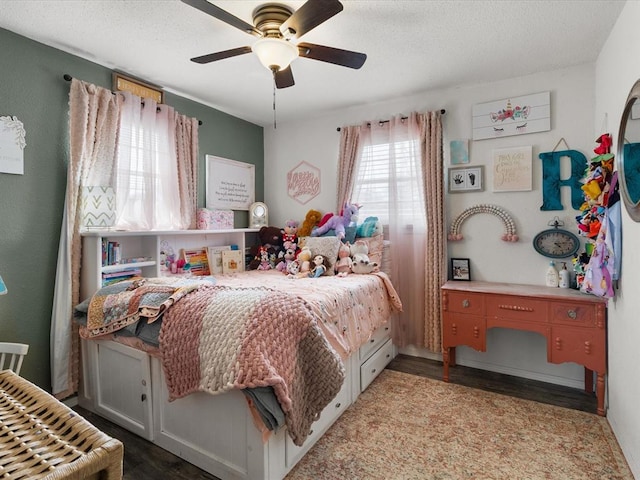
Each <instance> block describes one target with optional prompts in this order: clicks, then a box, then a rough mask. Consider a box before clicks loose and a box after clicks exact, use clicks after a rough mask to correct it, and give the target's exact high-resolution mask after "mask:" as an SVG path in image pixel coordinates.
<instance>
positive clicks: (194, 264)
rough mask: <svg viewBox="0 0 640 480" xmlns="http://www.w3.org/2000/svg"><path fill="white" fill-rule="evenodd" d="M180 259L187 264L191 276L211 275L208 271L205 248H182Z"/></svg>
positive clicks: (207, 258)
mask: <svg viewBox="0 0 640 480" xmlns="http://www.w3.org/2000/svg"><path fill="white" fill-rule="evenodd" d="M182 257H183V258H184V261H185V262H187V263H188V264H189V271H190V272H191V274H192V275H198V276H201V275H211V271H210V270H209V257H208V255H207V248H206V247H203V248H191V249H187V248H183V249H182Z"/></svg>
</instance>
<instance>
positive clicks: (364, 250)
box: [350, 240, 378, 274]
mask: <svg viewBox="0 0 640 480" xmlns="http://www.w3.org/2000/svg"><path fill="white" fill-rule="evenodd" d="M350 251H351V260H352V264H351V271H352V272H353V273H358V274H363V273H372V272H375V271H377V270H378V264H377V263H376V262H372V261H371V260H369V247H368V245H367V243H366V242H365V241H363V240H356V242H355V243H354V244H353V245H351V247H350Z"/></svg>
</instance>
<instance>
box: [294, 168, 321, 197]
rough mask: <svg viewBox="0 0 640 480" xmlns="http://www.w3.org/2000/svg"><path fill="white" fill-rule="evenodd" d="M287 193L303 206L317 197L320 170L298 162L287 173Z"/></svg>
mask: <svg viewBox="0 0 640 480" xmlns="http://www.w3.org/2000/svg"><path fill="white" fill-rule="evenodd" d="M287 193H288V194H289V196H290V197H291V198H293V199H294V200H295V201H296V202H300V203H301V204H303V205H304V204H305V203H307V202H308V201H309V200H311V199H312V198H314V197H317V196H318V194H319V193H320V169H319V168H316V167H314V166H313V165H311V164H309V163H307V162H300V163H299V164H298V165H296V166H295V167H294V168H293V169H291V170H289V172H288V173H287Z"/></svg>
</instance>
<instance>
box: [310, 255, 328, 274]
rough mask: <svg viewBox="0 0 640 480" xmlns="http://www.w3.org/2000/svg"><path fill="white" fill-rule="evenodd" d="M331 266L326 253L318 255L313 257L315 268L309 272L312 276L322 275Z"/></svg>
mask: <svg viewBox="0 0 640 480" xmlns="http://www.w3.org/2000/svg"><path fill="white" fill-rule="evenodd" d="M329 267H330V265H329V259H328V258H327V257H325V256H324V255H316V256H315V257H313V268H312V269H311V271H310V272H309V274H308V276H309V277H312V278H318V277H321V276H322V275H324V274H325V272H326V271H327V270H328V269H329Z"/></svg>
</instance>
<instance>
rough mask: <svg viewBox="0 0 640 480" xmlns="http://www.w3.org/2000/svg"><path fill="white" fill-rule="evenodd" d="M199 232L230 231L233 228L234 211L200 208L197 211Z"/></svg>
mask: <svg viewBox="0 0 640 480" xmlns="http://www.w3.org/2000/svg"><path fill="white" fill-rule="evenodd" d="M197 228H198V230H228V229H231V228H233V210H210V209H208V208H199V209H198V211H197Z"/></svg>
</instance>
